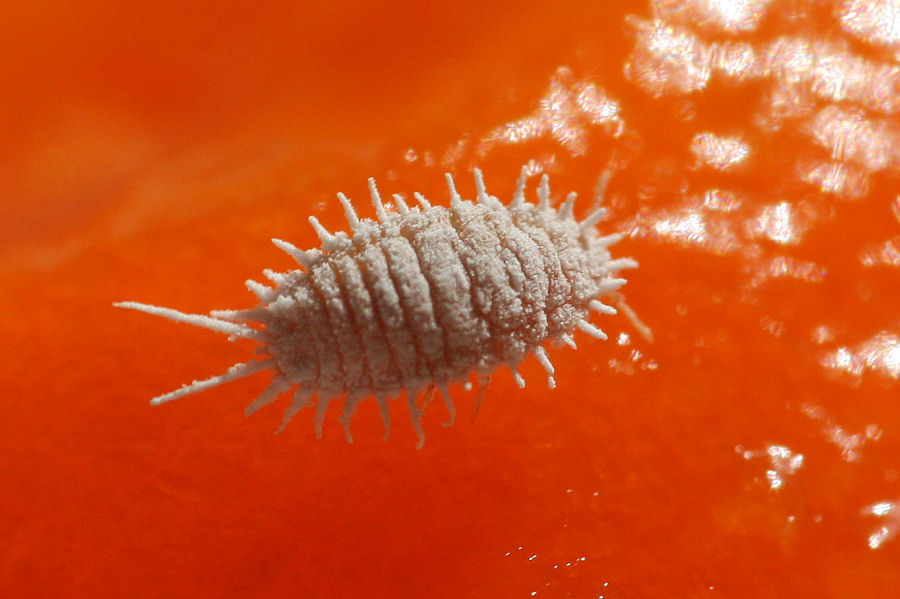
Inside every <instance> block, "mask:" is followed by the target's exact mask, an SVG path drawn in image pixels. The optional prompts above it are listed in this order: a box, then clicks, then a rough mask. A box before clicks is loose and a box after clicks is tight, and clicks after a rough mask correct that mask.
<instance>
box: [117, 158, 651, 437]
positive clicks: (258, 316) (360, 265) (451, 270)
mask: <svg viewBox="0 0 900 599" xmlns="http://www.w3.org/2000/svg"><path fill="white" fill-rule="evenodd" d="M526 176H527V171H526V169H523V170H522V174H521V176H520V177H519V181H518V184H517V187H516V191H515V194H514V196H513V200H512V202H511V203H510V204H508V205H505V204H503V203H502V202H501V201H500V200H499V199H497V198H496V197H494V196H492V195H489V194H488V193H487V191H486V189H485V186H484V181H483V179H482V176H481V172H480V171H478V170H476V171H475V185H476V189H477V194H476V195H477V198H476V201H474V202H473V201H469V200H463V199H462V198H461V197H460V195H459V194H458V193H457V191H456V188H455V186H454V183H453V179H452V177H451V176H450V175H449V174H448V175H446V178H447V185H448V187H449V191H450V206H449V207H443V206H432V205H431V204H430V203H429V202H428V201H427V200H426V199H425V198H424V197H423V196H422V195H421V194H415V197H416V199H417V201H418V207H411V206H409V205H407V203H406V202H405V201H404V199H403V197H402V196H400V195H395V196H394V201H395V205H396V211H388V210H387V209H386V208H385V205H384V204H383V202H382V200H381V197H380V195H379V193H378V190H377V188H376V187H375V182H374V180H373V179H369V190H370V193H371V197H372V204H373V205H374V208H375V212H376V219H374V220H373V219H366V218H363V219H361V218H359V217H358V216H357V214H356V211H355V210H354V208H353V206H352V205H351V203H350V200H348V199H347V198H346V197H345V196H344V195H343V194H338V199H339V200H340V202H341V204H342V205H343V208H344V211H345V213H346V216H347V220H348V221H349V224H350V231H351V234H352V235H348V234H347V233H344V232H338V233H331V232H329V231H327V230H326V229H325V228H324V227H323V226H322V225H321V224H320V223H319V222H318V220H317V219H316V218H315V217H310V218H309V221H310V223H311V224H312V226H313V228H314V229H315V231H316V233H317V234H318V236H319V239H320V240H321V242H322V246H321V248H320V249H313V250H307V251H304V250H300V249H298V248H296V247H295V246H293V245H292V244H290V243H288V242H286V241H282V240H279V239H273V240H272V241H273V243H275V245H276V246H278V247H279V248H280V249H282V250H284V251H285V252H287V253H288V254H290V255H291V256H292V257H293V258H294V259H296V261H297V262H298V263H299V264H300V265H301V266H302V268H300V269H298V270H292V271H290V272H286V273H276V272H272V271H269V270H266V271H264V274H265V276H266V277H267V278H268V279H269V280H270V281H272V283H274V287H269V286H265V285H262V284H260V283H258V282H255V281H252V280H251V281H247V287H248V288H249V289H250V290H251V291H252V292H253V293H254V294H256V296H257V298H258V299H259V303H258V305H257V306H256V307H254V308H251V309H249V310H238V311H234V310H219V311H213V312H211V313H210V315H209V316H205V315H199V314H186V313H183V312H180V311H178V310H173V309H170V308H161V307H157V306H152V305H148V304H142V303H137V302H122V303H118V304H115V305H116V306H119V307H123V308H131V309H135V310H140V311H142V312H147V313H149V314H155V315H157V316H162V317H164V318H168V319H170V320H174V321H176V322H186V323H189V324H193V325H197V326H201V327H204V328H207V329H210V330H213V331H218V332H220V333H225V334H227V335H229V336H230V337H232V338H235V337H240V338H247V339H252V340H254V341H256V342H258V343H259V347H258V348H257V353H258V354H259V355H260V356H261V358H260V359H257V360H251V361H248V362H245V363H242V364H236V365H235V366H232V367H231V368H230V369H228V371H227V372H225V373H224V374H222V375H219V376H214V377H211V378H209V379H205V380H202V381H194V382H193V383H191V384H189V385H185V386H183V387H181V388H180V389H178V390H176V391H172V392H170V393H166V394H164V395H160V396H159V397H156V398H154V399H153V400H152V401H151V403H152V404H154V405H158V404H162V403H165V402H168V401H171V400H174V399H178V398H181V397H184V396H186V395H190V394H192V393H197V392H200V391H203V390H205V389H209V388H211V387H215V386H218V385H221V384H223V383H227V382H230V381H234V380H237V379H240V378H243V377H246V376H248V375H251V374H253V373H255V372H259V371H262V370H266V371H271V372H273V373H274V377H273V379H272V382H271V384H270V385H269V386H268V387H267V388H266V390H265V391H264V392H263V393H262V394H261V395H260V396H259V397H258V398H257V399H256V400H255V401H253V402H252V403H251V404H250V405H249V406H248V407H247V410H246V412H247V414H248V415H249V414H252V413H253V412H255V411H256V410H258V409H260V408H262V407H263V406H266V405H268V404H270V403H272V402H274V401H275V400H276V399H277V398H278V397H279V396H280V395H281V394H283V393H286V392H288V391H290V390H292V389H294V388H296V390H295V391H294V394H293V400H292V402H291V403H290V405H289V406H288V408H287V410H286V411H285V414H284V419H283V423H282V428H284V426H285V425H286V424H287V423H288V421H290V419H291V418H292V417H293V416H294V415H295V414H296V413H297V412H298V411H300V410H301V409H303V408H305V407H307V406H309V405H311V404H312V403H313V399H314V398H315V430H316V435H317V437H321V435H322V425H323V421H324V418H325V414H326V411H327V409H328V406H329V404H330V402H331V401H332V400H334V399H337V398H341V397H343V398H344V402H343V414H342V416H341V422H342V424H343V426H344V432H345V435H346V438H347V440H348V441H352V437H351V435H350V420H351V418H352V416H353V414H354V412H355V410H356V406H357V404H358V403H359V402H360V401H361V400H363V399H364V398H366V397H368V396H374V397H375V399H376V401H377V402H378V405H379V408H380V410H381V416H382V419H383V421H384V426H385V437H387V435H388V434H389V432H390V414H389V407H388V403H387V400H388V399H390V398H394V397H397V396H399V395H401V394H402V393H405V394H406V397H407V405H408V407H409V411H410V414H411V416H412V421H413V425H414V427H415V430H416V434H417V436H418V439H419V447H421V446H422V444H423V442H424V433H423V431H422V426H421V419H422V411H423V408H421V407H420V406H419V404H418V402H417V397H418V396H419V394H423V393H424V395H425V402H426V405H427V402H428V401H430V399H431V396H432V393H433V392H434V390H437V391H438V392H439V393H440V394H441V396H442V397H443V401H444V403H445V405H446V407H447V410H448V412H449V414H450V419H449V421H448V422H447V424H448V425H449V424H452V422H453V420H454V417H455V407H454V404H453V400H452V398H451V397H450V394H449V392H448V390H447V387H448V386H449V385H451V384H453V383H459V382H465V381H467V380H468V379H469V378H470V377H471V376H473V375H474V376H475V377H476V379H477V380H478V382H479V384H480V390H479V396H478V399H477V400H476V407H477V405H478V402H479V401H480V399H481V397H482V395H483V393H484V391H485V389H486V388H487V385H488V383H489V382H490V378H491V376H492V374H493V373H494V372H495V371H496V370H497V369H499V368H501V367H503V366H506V367H508V368H509V369H510V370H511V371H512V373H513V376H514V377H515V380H516V382H517V384H518V385H519V387H523V386H524V385H525V381H524V379H523V378H522V377H521V375H519V373H518V372H517V370H516V368H517V367H518V366H519V364H521V363H522V361H523V360H524V359H525V358H526V357H527V356H529V355H534V356H535V358H536V359H537V360H538V362H539V363H540V364H541V365H542V366H543V367H544V369H545V370H546V372H547V375H548V384H549V386H550V387H551V388H553V387H555V385H556V383H555V381H554V379H553V372H554V367H553V365H552V364H551V362H550V359H549V357H548V355H547V350H546V348H545V345H546V344H547V343H548V342H552V343H555V344H557V345H559V344H567V345H569V346H571V347H575V342H574V340H573V338H572V334H573V333H574V331H575V329H580V330H582V331H584V332H586V333H587V334H589V335H591V336H592V337H595V338H598V339H606V335H605V333H604V332H603V331H602V330H600V329H598V328H597V327H595V326H594V325H593V324H591V323H590V322H589V320H588V318H589V313H590V312H591V311H595V312H599V313H602V314H615V313H616V310H615V309H614V308H613V307H611V306H608V305H606V304H603V303H602V302H601V301H600V298H602V297H603V296H604V295H607V294H610V293H612V292H614V291H615V290H617V289H619V288H620V287H621V286H622V285H623V284H625V279H622V278H618V277H617V275H618V273H619V271H620V270H622V269H624V268H634V267H636V266H637V263H636V262H635V261H634V260H632V259H630V258H618V259H613V258H612V257H611V255H610V252H609V247H610V246H611V245H612V244H614V243H616V242H617V241H619V240H620V239H621V238H622V235H620V234H612V235H607V236H600V235H599V233H598V232H597V229H596V224H597V223H598V222H599V221H600V219H601V218H603V216H604V214H605V210H604V209H602V208H601V209H598V210H596V211H594V212H593V213H592V214H590V215H589V216H588V217H587V218H586V219H584V220H583V221H581V222H578V221H577V220H576V219H575V217H574V214H573V206H574V202H575V193H574V192H573V193H570V194H569V195H568V196H567V197H566V199H565V201H564V202H563V203H562V205H561V207H560V208H559V209H558V210H557V209H556V208H554V207H551V205H550V187H549V183H548V177H547V175H544V176H543V178H542V179H541V183H540V186H539V187H538V194H537V195H538V203H537V204H532V203H530V202H527V201H526V200H525V181H526ZM625 308H626V315H627V312H628V311H627V307H625Z"/></svg>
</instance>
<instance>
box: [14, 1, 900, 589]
mask: <svg viewBox="0 0 900 599" xmlns="http://www.w3.org/2000/svg"><path fill="white" fill-rule="evenodd" d="M898 32H900V3H898V2H897V0H868V1H867V0H643V1H630V0H629V1H626V0H620V1H612V2H603V3H594V4H591V3H580V2H563V3H561V4H560V3H552V4H551V3H540V2H531V3H527V2H526V3H522V2H516V3H513V2H505V1H498V2H492V3H477V4H476V3H471V2H452V3H451V2H437V3H431V4H429V5H428V6H427V7H422V6H421V5H420V3H413V2H394V3H390V5H384V4H383V3H366V2H362V3H353V2H344V3H340V4H335V3H330V2H299V3H298V2H284V3H277V2H276V3H268V4H267V5H265V6H264V7H258V6H251V5H250V4H249V3H246V2H230V3H212V2H194V3H190V5H189V6H182V5H178V4H175V3H166V2H156V3H134V2H117V3H103V2H78V3H73V2H42V3H24V2H7V3H5V4H4V5H3V7H2V8H0V89H2V90H3V91H2V93H0V131H2V132H3V142H4V143H3V144H2V145H0V363H2V367H0V427H2V434H0V456H2V457H0V538H3V539H4V543H3V544H2V548H0V591H2V593H3V594H4V596H10V597H92V598H95V597H121V596H130V597H160V596H167V597H258V596H278V595H285V594H289V595H302V596H304V597H329V598H333V597H351V596H358V595H360V594H365V595H366V596H368V597H406V596H417V597H592V598H598V597H603V598H613V597H621V598H645V597H678V598H680V597H685V598H689V597H690V598H693V597H754V598H759V597H785V596H802V597H863V598H865V597H890V596H897V595H900V569H898V568H897V564H898V559H900V539H898V538H896V537H897V536H898V534H900V483H898V468H900V463H898V457H897V456H898V455H900V441H898V432H900V402H898V401H897V398H898V378H900V314H898V310H897V305H898V298H900V281H898V268H900V183H898V171H900V122H898V116H897V115H898V111H900V34H898ZM523 165H525V166H527V167H528V170H529V173H530V174H532V175H534V177H533V178H532V179H531V188H532V190H533V187H534V185H536V182H537V176H538V175H539V174H542V173H549V174H550V176H551V186H552V188H553V191H554V198H555V199H556V200H561V199H562V197H564V194H565V193H566V192H568V191H569V190H575V191H577V192H579V197H580V200H579V204H578V205H577V207H576V214H578V215H579V216H583V215H585V214H586V213H587V211H588V210H589V207H590V205H591V204H592V203H593V202H594V201H600V200H598V199H596V198H595V197H594V196H595V189H597V187H598V183H599V181H600V177H601V173H603V171H604V170H605V169H607V168H610V167H611V168H612V169H613V170H614V173H615V174H614V176H613V178H612V181H611V182H610V185H609V188H608V190H607V193H606V195H605V197H604V198H603V199H602V202H603V203H604V205H605V206H607V207H608V208H609V210H610V217H609V218H608V219H607V220H606V221H604V222H603V223H601V224H600V228H601V229H602V230H603V231H604V232H613V231H622V232H625V233H626V234H627V238H626V239H625V240H624V241H622V242H621V243H620V244H618V245H617V246H615V253H616V255H618V256H624V255H630V256H634V257H635V258H637V259H638V260H639V262H640V263H641V267H640V268H639V269H638V270H635V271H631V272H630V273H629V277H628V278H629V284H628V285H627V286H626V287H625V288H624V290H625V292H626V297H627V300H628V303H629V305H630V306H631V307H632V308H633V309H634V310H635V312H636V314H637V315H638V317H639V318H640V319H641V320H642V321H643V322H645V323H646V324H647V325H648V326H649V327H651V328H652V330H653V333H654V337H655V340H654V341H653V342H652V343H651V342H649V341H648V340H647V339H645V338H643V337H642V336H641V335H640V334H639V331H638V330H637V329H636V328H635V326H634V325H633V324H632V323H630V322H629V321H628V319H626V318H624V317H622V316H615V317H602V319H601V318H600V317H598V318H596V319H595V322H597V324H598V325H600V326H602V327H603V328H604V329H605V330H606V331H607V332H608V333H610V340H609V341H607V342H599V341H594V340H592V339H590V338H588V337H587V336H586V335H581V336H579V337H578V338H577V342H578V345H579V349H578V350H577V351H572V350H570V349H568V348H561V349H552V350H551V358H552V359H553V361H554V363H555V364H556V366H557V375H556V379H557V382H558V387H557V389H555V390H548V389H546V385H545V382H544V380H545V378H544V375H543V371H542V369H541V368H540V366H539V365H538V364H537V363H536V362H534V361H529V362H528V363H527V364H526V366H525V367H524V368H523V369H522V372H523V374H524V376H525V378H526V379H527V381H528V385H527V386H526V388H525V389H523V390H521V391H520V390H518V389H516V387H515V384H514V382H513V381H512V378H511V377H510V376H509V375H507V374H506V373H503V372H501V373H498V375H497V376H495V377H494V380H493V382H492V385H491V388H490V389H489V390H488V392H487V395H486V397H485V400H484V403H483V405H482V406H481V409H480V411H479V413H478V417H477V418H476V419H474V420H472V419H471V418H470V417H469V416H468V414H469V413H470V410H471V406H472V403H473V401H474V397H475V392H473V391H467V390H465V389H463V388H462V387H460V388H457V389H454V390H453V392H454V397H455V399H456V403H457V406H458V408H459V411H460V414H461V416H460V418H459V420H458V422H457V423H456V424H455V425H454V426H453V427H452V428H443V427H441V426H440V424H441V423H442V422H443V421H444V420H445V418H446V414H445V413H444V412H443V411H442V407H441V406H439V405H435V406H434V407H432V408H431V409H429V411H428V413H427V414H426V417H425V430H426V434H427V442H426V445H425V448H424V449H423V450H421V451H415V449H414V447H415V436H414V434H413V432H412V427H411V425H410V424H409V421H408V417H407V415H406V412H405V407H404V406H403V405H402V402H396V404H397V405H394V406H393V408H392V413H393V416H394V427H393V434H392V436H391V438H390V439H389V440H388V441H387V442H383V441H381V423H380V420H379V417H378V413H377V409H376V407H375V403H374V402H372V401H367V402H364V403H363V404H362V405H361V406H360V409H359V413H358V415H357V416H356V418H355V419H354V422H353V430H354V436H355V443H354V444H353V445H348V444H346V443H345V442H344V440H343V435H342V434H341V430H340V425H339V423H338V422H337V409H332V412H334V414H331V415H329V418H328V420H327V423H326V428H325V437H324V439H323V440H322V441H316V440H315V439H314V435H313V432H312V418H313V417H312V414H311V413H306V412H302V413H301V414H299V415H298V416H296V417H295V419H294V421H293V422H292V424H291V425H290V426H289V427H288V428H287V429H286V430H285V432H284V433H282V434H281V435H279V436H275V435H273V434H272V432H273V431H274V430H275V429H276V428H277V427H278V425H279V424H280V421H281V409H282V408H283V407H285V406H286V404H287V401H286V400H285V399H283V400H281V401H280V402H279V403H277V404H276V405H275V406H273V407H271V408H268V409H266V410H264V411H261V412H260V413H259V414H257V415H255V416H254V417H253V418H250V419H244V417H243V409H244V406H245V405H246V404H247V403H249V402H250V401H251V400H252V399H253V398H254V397H255V396H256V395H257V394H258V393H259V392H261V391H262V390H263V389H264V388H265V387H266V385H267V382H268V381H267V378H266V375H258V376H255V377H252V378H248V379H245V380H242V381H240V382H236V383H233V384H230V385H228V386H225V387H222V388H219V389H216V390H214V391H209V392H207V393H204V394H202V395H197V396H192V397H189V398H186V399H184V400H181V401H178V402H174V403H172V404H168V405H165V406H161V407H158V408H150V407H149V406H148V405H147V401H148V400H149V399H150V398H151V397H153V396H155V395H159V394H161V393H163V392H166V391H170V390H172V389H175V388H177V387H178V386H180V385H181V384H183V383H185V382H189V381H191V380H194V379H199V378H205V377H207V376H210V375H213V374H218V373H220V372H222V371H224V370H225V369H226V368H227V367H228V366H229V365H231V364H233V363H235V362H241V361H244V360H246V359H248V358H249V357H250V356H251V355H252V351H253V347H252V344H251V343H249V342H237V343H233V344H232V343H228V342H227V341H225V339H223V338H221V337H220V336H218V335H215V334H213V333H210V332H208V331H203V330H200V329H193V328H189V327H185V326H180V325H175V324H173V323H170V322H166V321H163V320H159V319H155V318H151V317H149V316H146V315H142V314H138V313H132V312H126V311H122V310H116V309H114V308H112V306H111V304H112V302H114V301H122V300H136V301H143V302H147V303H152V304H158V305H164V306H171V307H175V308H178V309H181V310H185V311H188V312H201V313H202V312H207V311H209V310H210V309H218V308H241V307H251V306H252V305H253V304H254V302H255V299H254V298H253V296H251V295H250V294H249V293H248V292H247V291H246V290H245V289H244V286H243V281H244V280H245V279H247V278H259V277H260V276H261V275H260V271H261V270H262V269H263V268H273V269H275V270H286V269H289V268H292V266H291V262H290V259H289V258H288V257H287V256H285V255H284V254H283V253H281V252H279V251H278V250H277V249H276V248H274V247H273V246H272V245H271V243H270V242H269V239H270V238H272V237H279V238H283V239H287V240H290V241H292V242H293V243H295V244H296V245H298V246H299V247H314V246H315V245H318V242H317V240H316V237H315V235H314V234H313V231H312V230H311V228H310V227H309V226H308V224H307V223H306V218H307V216H308V215H310V214H315V215H316V216H317V217H319V218H320V219H321V220H322V222H323V223H324V224H325V225H326V226H328V227H329V228H330V229H332V230H334V229H344V228H345V225H344V221H343V217H342V212H341V210H340V207H339V205H338V203H337V201H336V199H335V195H334V194H335V193H336V192H338V191H343V192H345V193H347V194H348V195H349V196H350V197H351V198H353V199H354V200H355V203H356V205H357V207H358V209H359V211H360V212H361V213H362V215H363V216H371V210H370V209H369V208H368V199H367V191H366V178H367V177H370V176H374V177H376V179H377V180H378V182H379V186H380V188H381V190H382V193H383V194H384V195H385V196H387V195H388V194H390V193H403V194H411V193H412V192H413V191H422V192H424V193H425V195H426V196H427V197H429V198H430V199H431V200H432V202H435V203H446V201H447V192H446V189H445V188H444V187H443V173H444V172H452V173H454V174H455V175H456V181H457V186H458V187H459V189H460V191H461V192H462V193H463V195H464V196H468V197H471V196H472V194H473V191H474V186H473V183H472V180H471V177H470V173H471V171H472V169H473V168H475V167H479V168H481V169H482V170H483V171H484V173H485V178H486V181H487V185H488V189H489V190H490V191H491V193H493V194H495V195H497V196H498V197H500V198H502V199H504V200H505V201H508V200H509V199H510V198H511V194H512V191H513V189H514V185H515V180H516V176H517V175H518V172H519V170H520V169H521V167H522V166H523ZM532 193H533V191H532Z"/></svg>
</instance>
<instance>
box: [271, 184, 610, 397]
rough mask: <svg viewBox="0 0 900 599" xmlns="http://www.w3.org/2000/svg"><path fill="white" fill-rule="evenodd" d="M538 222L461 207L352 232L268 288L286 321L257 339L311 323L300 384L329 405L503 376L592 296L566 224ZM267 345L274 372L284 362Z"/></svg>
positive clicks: (518, 213) (529, 213) (563, 327)
mask: <svg viewBox="0 0 900 599" xmlns="http://www.w3.org/2000/svg"><path fill="white" fill-rule="evenodd" d="M544 212H546V214H540V213H539V209H538V208H537V207H536V206H533V205H528V204H526V205H523V206H520V207H496V208H495V207H489V206H485V205H481V204H473V203H471V202H468V201H463V202H459V203H457V205H455V206H453V207H451V208H449V209H448V208H444V207H440V206H435V207H431V208H429V209H427V210H424V211H421V210H418V209H411V210H409V211H408V212H406V213H405V214H396V213H393V214H388V215H387V217H386V218H385V219H384V220H383V221H382V222H381V223H375V222H374V221H362V222H361V223H360V228H359V229H358V230H357V232H356V235H355V236H354V238H353V240H352V243H350V244H349V245H348V247H346V248H342V249H338V250H335V251H332V252H330V253H328V254H324V255H322V256H321V258H320V259H319V260H318V261H317V262H316V263H315V264H314V265H313V266H312V267H311V268H310V269H309V270H308V272H306V273H302V272H296V273H292V274H294V276H293V277H292V278H291V279H292V280H291V281H290V283H289V284H285V285H282V286H280V287H279V290H278V291H279V294H289V295H290V297H291V299H293V300H294V301H293V302H292V303H293V309H291V310H287V311H282V312H280V313H279V314H278V317H279V318H278V321H281V320H282V319H283V321H284V323H283V325H282V326H279V324H278V323H277V321H276V323H273V324H272V325H270V327H269V328H270V329H271V328H272V326H274V327H275V328H276V330H281V329H282V328H283V327H285V326H287V325H288V323H290V322H292V321H293V322H298V321H304V322H312V323H316V324H314V325H313V326H312V327H311V330H310V331H309V333H310V335H309V336H310V337H311V338H310V339H308V341H307V342H310V343H311V344H312V346H313V347H314V348H315V356H316V362H317V365H318V373H319V374H318V379H317V380H316V381H308V384H311V385H312V386H314V387H317V388H318V391H319V393H324V394H327V395H329V396H331V397H334V396H337V395H341V394H342V393H345V392H346V393H348V394H349V395H350V396H360V397H361V396H365V395H369V394H373V393H374V394H376V395H383V396H387V397H391V396H394V395H396V394H398V393H400V391H402V390H403V389H407V390H409V391H412V392H417V391H419V390H421V389H423V388H425V387H427V386H428V385H430V384H432V383H435V384H438V385H446V384H449V383H453V382H456V381H460V380H462V379H465V378H468V376H469V375H470V373H472V372H473V371H475V372H477V373H481V374H489V373H490V372H492V371H494V370H496V369H497V368H498V367H499V366H501V365H503V364H509V365H511V366H513V367H514V366H516V365H518V364H519V363H520V362H521V361H522V360H523V359H524V358H525V356H526V354H527V352H528V351H530V350H531V349H533V348H534V347H536V346H539V345H540V344H542V343H543V342H545V341H547V340H548V339H557V338H558V337H559V336H560V335H562V334H565V333H567V332H571V331H572V330H573V329H574V328H575V326H576V323H577V321H578V320H580V319H581V318H583V317H584V316H585V315H586V313H587V307H586V304H587V302H588V301H589V300H590V299H591V298H592V297H594V296H595V295H596V294H597V285H596V283H595V281H594V280H593V278H592V277H591V273H592V272H595V271H596V269H594V271H592V269H591V268H590V267H589V264H588V263H587V255H586V253H585V250H584V249H583V248H582V247H581V246H580V243H579V239H578V234H579V229H578V225H577V223H575V222H574V221H568V222H567V221H562V220H560V219H558V218H557V216H556V212H555V211H552V210H545V211H544ZM269 336H270V337H273V338H279V337H283V335H278V334H275V335H269ZM298 341H300V340H299V339H295V340H292V342H298ZM279 345H281V344H280V343H279V342H278V341H277V340H275V339H273V344H272V348H271V349H272V354H273V356H274V357H275V359H276V361H278V362H279V364H281V363H282V361H285V362H288V363H290V362H293V360H294V358H293V355H289V356H288V359H287V360H282V358H281V356H280V354H281V353H282V352H280V351H279V347H278V346H279ZM285 349H289V348H285ZM288 354H291V352H290V351H288ZM289 368H290V364H285V365H284V366H283V367H282V369H283V370H288V369H289Z"/></svg>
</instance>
